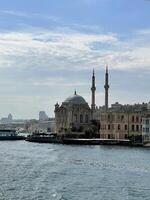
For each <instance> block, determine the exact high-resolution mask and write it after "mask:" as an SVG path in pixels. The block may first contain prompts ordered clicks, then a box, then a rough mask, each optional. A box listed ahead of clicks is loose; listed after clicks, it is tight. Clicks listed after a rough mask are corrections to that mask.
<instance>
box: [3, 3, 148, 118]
mask: <svg viewBox="0 0 150 200" xmlns="http://www.w3.org/2000/svg"><path fill="white" fill-rule="evenodd" d="M0 5H1V6H0V117H5V116H7V115H8V114H9V113H12V115H13V116H14V118H17V119H18V118H19V119H21V118H23V119H30V118H38V113H39V111H40V110H44V111H46V112H47V114H48V116H49V117H53V116H54V105H55V104H56V102H58V103H59V104H61V103H62V102H63V101H64V100H65V99H66V98H67V97H68V96H70V95H72V94H73V93H74V90H75V89H76V90H77V93H78V94H79V95H81V96H83V97H84V98H85V100H86V101H87V102H88V103H89V105H91V90H90V89H91V76H92V71H93V68H94V69H95V75H96V88H97V90H96V105H97V106H102V105H104V74H105V65H106V64H107V65H108V66H109V84H110V90H109V104H110V105H111V104H112V103H114V102H120V103H122V104H134V103H142V102H149V101H150V99H149V94H150V20H149V19H150V1H149V0H132V1H131V0H0Z"/></svg>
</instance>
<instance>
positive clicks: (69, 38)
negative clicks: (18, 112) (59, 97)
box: [0, 30, 150, 70]
mask: <svg viewBox="0 0 150 200" xmlns="http://www.w3.org/2000/svg"><path fill="white" fill-rule="evenodd" d="M135 36H136V37H135V38H134V39H132V40H131V39H126V40H123V39H120V37H119V36H118V35H116V34H112V33H108V34H86V33H80V32H77V31H74V30H70V31H67V32H65V30H64V32H63V31H61V32H59V31H58V30H57V31H54V30H53V31H48V30H39V31H37V30H35V31H34V30H32V31H29V32H6V33H0V68H3V67H19V68H21V67H24V68H30V67H34V68H36V67H37V68H48V69H50V70H57V69H64V70H81V69H82V70H83V69H91V68H93V67H95V68H100V67H103V66H104V65H105V64H106V63H108V64H109V65H110V67H111V68H113V69H122V70H129V69H149V66H150V53H149V52H150V42H149V43H148V42H147V37H146V36H145V37H144V38H143V37H142V36H141V35H140V34H135ZM141 38H142V42H141ZM144 41H145V42H144Z"/></svg>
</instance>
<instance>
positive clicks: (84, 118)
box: [74, 114, 89, 123]
mask: <svg viewBox="0 0 150 200" xmlns="http://www.w3.org/2000/svg"><path fill="white" fill-rule="evenodd" d="M74 121H75V122H76V123H78V115H77V114H75V115H74ZM79 122H80V123H88V122H89V116H88V115H87V114H86V115H85V116H84V115H82V114H81V115H80V116H79Z"/></svg>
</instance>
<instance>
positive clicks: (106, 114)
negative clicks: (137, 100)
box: [100, 103, 146, 139]
mask: <svg viewBox="0 0 150 200" xmlns="http://www.w3.org/2000/svg"><path fill="white" fill-rule="evenodd" d="M145 108H146V104H141V105H140V104H139V105H121V104H119V103H116V104H113V105H112V106H111V107H110V108H109V109H108V110H107V111H105V110H104V111H102V112H101V114H100V124H101V128H100V138H104V139H127V138H130V137H133V136H138V135H142V115H143V113H144V112H146V110H145Z"/></svg>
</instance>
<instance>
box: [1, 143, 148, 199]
mask: <svg viewBox="0 0 150 200" xmlns="http://www.w3.org/2000/svg"><path fill="white" fill-rule="evenodd" d="M61 199H62V200H84V199H86V200H149V199H150V149H143V148H128V147H112V146H67V145H66V146H65V145H56V144H38V143H28V142H25V141H10V142H8V141H7V142H4V141H1V142H0V200H61Z"/></svg>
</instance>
